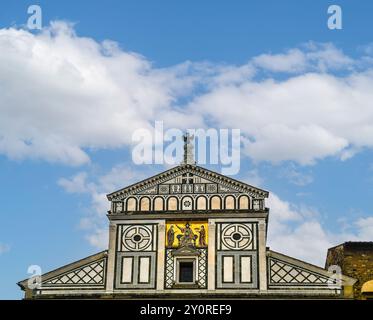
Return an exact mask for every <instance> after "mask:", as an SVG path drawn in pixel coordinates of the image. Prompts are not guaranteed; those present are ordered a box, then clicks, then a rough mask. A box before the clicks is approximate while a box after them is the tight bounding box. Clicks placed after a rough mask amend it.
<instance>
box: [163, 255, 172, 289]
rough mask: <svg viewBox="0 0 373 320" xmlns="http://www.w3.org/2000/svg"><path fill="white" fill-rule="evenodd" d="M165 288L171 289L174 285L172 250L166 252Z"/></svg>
mask: <svg viewBox="0 0 373 320" xmlns="http://www.w3.org/2000/svg"><path fill="white" fill-rule="evenodd" d="M165 282H166V283H165V286H166V288H172V286H173V284H174V258H173V256H172V250H171V249H168V250H166V277H165Z"/></svg>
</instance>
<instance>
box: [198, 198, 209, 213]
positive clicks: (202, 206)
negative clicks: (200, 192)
mask: <svg viewBox="0 0 373 320" xmlns="http://www.w3.org/2000/svg"><path fill="white" fill-rule="evenodd" d="M206 209H207V201H206V198H205V197H203V196H201V197H198V198H197V210H206Z"/></svg>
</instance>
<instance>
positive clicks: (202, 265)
mask: <svg viewBox="0 0 373 320" xmlns="http://www.w3.org/2000/svg"><path fill="white" fill-rule="evenodd" d="M196 250H197V251H198V252H199V255H198V274H197V275H196V276H197V284H198V286H199V287H200V288H206V287H207V249H199V248H197V249H196ZM173 251H175V249H166V268H165V269H166V270H165V288H166V289H170V288H172V287H173V286H174V284H175V279H174V274H175V270H174V265H175V263H174V256H173V254H172V252H173Z"/></svg>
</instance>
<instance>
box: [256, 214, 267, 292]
mask: <svg viewBox="0 0 373 320" xmlns="http://www.w3.org/2000/svg"><path fill="white" fill-rule="evenodd" d="M258 237H259V248H258V250H259V289H260V291H266V290H267V254H266V222H265V220H264V219H262V220H260V221H259V235H258Z"/></svg>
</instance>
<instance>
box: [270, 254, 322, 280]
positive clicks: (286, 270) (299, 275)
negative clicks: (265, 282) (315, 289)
mask: <svg viewBox="0 0 373 320" xmlns="http://www.w3.org/2000/svg"><path fill="white" fill-rule="evenodd" d="M270 282H271V284H293V285H294V284H300V285H327V284H328V277H326V276H323V275H320V274H317V273H313V272H311V271H307V270H304V269H302V268H300V267H296V266H292V265H289V264H287V263H285V262H282V261H279V260H275V259H270Z"/></svg>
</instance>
